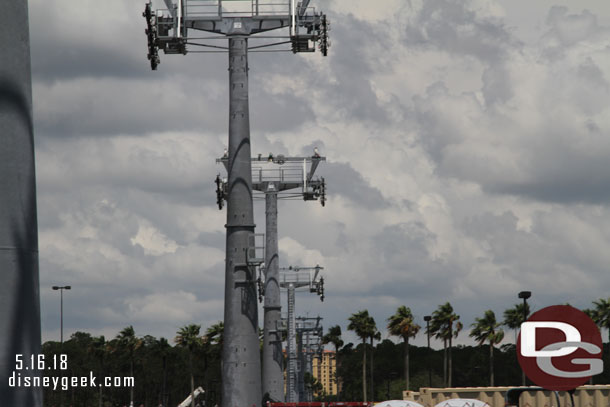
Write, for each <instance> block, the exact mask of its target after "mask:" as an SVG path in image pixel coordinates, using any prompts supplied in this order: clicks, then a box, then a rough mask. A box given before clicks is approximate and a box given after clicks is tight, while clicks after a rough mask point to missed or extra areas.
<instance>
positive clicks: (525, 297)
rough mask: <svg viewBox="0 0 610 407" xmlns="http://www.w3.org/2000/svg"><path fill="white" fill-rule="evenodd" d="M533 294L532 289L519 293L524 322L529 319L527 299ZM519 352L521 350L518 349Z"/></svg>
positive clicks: (522, 378)
mask: <svg viewBox="0 0 610 407" xmlns="http://www.w3.org/2000/svg"><path fill="white" fill-rule="evenodd" d="M531 296H532V292H531V291H521V292H520V293H519V295H518V297H519V298H523V322H525V321H527V299H528V298H530V297H531ZM521 339H523V338H521ZM517 352H519V350H518V349H517ZM521 385H522V386H525V372H524V371H523V370H522V371H521Z"/></svg>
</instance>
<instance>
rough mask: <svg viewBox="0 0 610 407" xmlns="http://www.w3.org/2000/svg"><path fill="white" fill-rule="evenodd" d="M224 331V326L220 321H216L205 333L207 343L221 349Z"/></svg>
mask: <svg viewBox="0 0 610 407" xmlns="http://www.w3.org/2000/svg"><path fill="white" fill-rule="evenodd" d="M224 330H225V326H224V323H223V322H222V321H218V322H217V323H215V324H213V325H211V326H210V327H209V328H208V329H207V330H206V331H205V336H206V338H207V341H208V342H209V343H211V344H213V345H218V346H220V348H221V349H222V344H223V340H224Z"/></svg>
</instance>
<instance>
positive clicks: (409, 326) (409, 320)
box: [388, 305, 421, 390]
mask: <svg viewBox="0 0 610 407" xmlns="http://www.w3.org/2000/svg"><path fill="white" fill-rule="evenodd" d="M420 329H421V326H419V325H417V324H416V323H415V321H414V320H413V314H412V313H411V308H407V307H405V306H404V305H401V306H400V307H398V309H397V310H396V313H395V314H394V315H392V316H391V317H390V318H388V332H390V335H394V336H399V337H401V338H402V339H403V341H404V344H405V349H404V369H405V373H404V377H405V384H406V389H407V390H409V389H410V386H409V338H414V337H415V335H417V333H418V332H419V330H420Z"/></svg>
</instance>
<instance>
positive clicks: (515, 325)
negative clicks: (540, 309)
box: [502, 303, 530, 344]
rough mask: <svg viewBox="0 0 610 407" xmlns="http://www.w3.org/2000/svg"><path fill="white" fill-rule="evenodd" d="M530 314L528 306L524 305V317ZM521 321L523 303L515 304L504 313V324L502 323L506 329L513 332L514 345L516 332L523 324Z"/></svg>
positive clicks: (522, 320)
mask: <svg viewBox="0 0 610 407" xmlns="http://www.w3.org/2000/svg"><path fill="white" fill-rule="evenodd" d="M529 314H530V306H529V304H527V303H526V304H525V315H529ZM524 322H525V320H524V319H523V303H519V304H515V305H514V306H513V307H512V308H509V309H507V310H506V311H504V322H503V323H502V324H503V325H505V326H506V327H507V328H508V329H512V330H514V331H515V344H516V343H517V330H518V329H519V328H520V327H521V324H522V323H524Z"/></svg>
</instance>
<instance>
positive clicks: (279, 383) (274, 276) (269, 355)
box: [263, 183, 284, 401]
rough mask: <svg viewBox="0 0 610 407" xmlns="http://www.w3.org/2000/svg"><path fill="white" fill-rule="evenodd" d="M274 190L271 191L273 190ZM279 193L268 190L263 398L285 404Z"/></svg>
mask: <svg viewBox="0 0 610 407" xmlns="http://www.w3.org/2000/svg"><path fill="white" fill-rule="evenodd" d="M271 187H272V188H271ZM277 191H278V187H277V186H276V185H275V183H269V184H268V186H267V190H266V191H265V222H266V229H265V239H266V242H265V305H264V332H265V333H266V334H265V335H264V338H263V395H267V396H268V397H270V398H271V399H273V400H275V401H284V369H283V365H282V360H283V355H282V336H281V335H280V333H279V332H278V330H277V325H278V322H279V321H280V319H281V315H280V314H281V302H280V284H279V277H280V270H279V261H278V243H277Z"/></svg>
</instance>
